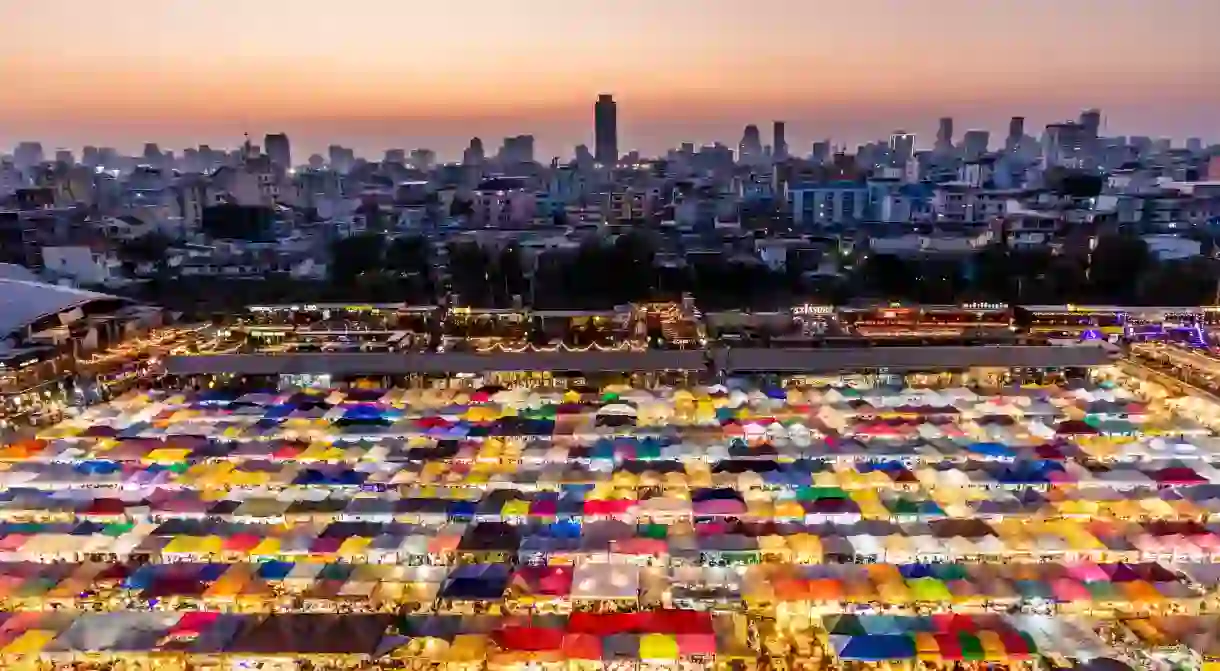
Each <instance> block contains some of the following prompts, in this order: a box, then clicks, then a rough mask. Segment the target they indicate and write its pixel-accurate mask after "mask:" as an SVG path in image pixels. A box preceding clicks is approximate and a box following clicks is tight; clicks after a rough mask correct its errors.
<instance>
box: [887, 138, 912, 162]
mask: <svg viewBox="0 0 1220 671" xmlns="http://www.w3.org/2000/svg"><path fill="white" fill-rule="evenodd" d="M914 154H915V136H914V135H912V134H910V133H908V132H906V131H904V130H896V131H894V132H893V133H890V164H891V165H898V166H902V165H906V164H907V161H908V160H910V158H911V156H913V155H914Z"/></svg>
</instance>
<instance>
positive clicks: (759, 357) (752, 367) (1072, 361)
mask: <svg viewBox="0 0 1220 671" xmlns="http://www.w3.org/2000/svg"><path fill="white" fill-rule="evenodd" d="M1112 360H1113V354H1112V353H1111V352H1108V351H1107V350H1106V349H1104V348H1103V347H1101V346H1095V345H1080V346H1065V347H1057V346H1050V345H975V346H957V345H934V346H928V347H858V348H842V349H838V348H833V349H795V348H771V349H764V348H760V347H756V348H736V347H735V348H732V349H730V350H728V352H727V355H726V356H725V361H724V362H723V363H721V366H722V367H723V368H725V369H727V370H729V371H738V372H750V371H756V372H806V371H810V372H811V371H826V372H829V371H851V370H860V369H877V368H886V369H889V370H891V371H894V372H901V371H909V370H962V369H965V368H976V367H978V368H986V367H996V368H1075V367H1089V366H1100V365H1104V364H1107V363H1111V362H1112ZM718 363H720V362H718Z"/></svg>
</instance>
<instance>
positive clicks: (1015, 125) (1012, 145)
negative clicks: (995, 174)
mask: <svg viewBox="0 0 1220 671" xmlns="http://www.w3.org/2000/svg"><path fill="white" fill-rule="evenodd" d="M1024 139H1025V117H1023V116H1015V117H1013V118H1011V119H1009V120H1008V138H1007V139H1005V140H1004V148H1005V149H1007V150H1008V151H1016V150H1017V149H1018V148H1019V147H1020V146H1021V141H1022V140H1024Z"/></svg>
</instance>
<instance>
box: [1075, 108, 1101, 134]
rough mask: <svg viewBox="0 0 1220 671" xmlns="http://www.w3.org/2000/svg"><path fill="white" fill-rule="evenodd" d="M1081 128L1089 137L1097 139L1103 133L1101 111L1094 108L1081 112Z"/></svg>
mask: <svg viewBox="0 0 1220 671" xmlns="http://www.w3.org/2000/svg"><path fill="white" fill-rule="evenodd" d="M1080 126H1081V127H1082V128H1083V129H1084V132H1085V135H1087V136H1088V137H1097V135H1098V133H1100V132H1101V110H1099V109H1096V108H1094V109H1087V110H1085V111H1083V112H1081V113H1080Z"/></svg>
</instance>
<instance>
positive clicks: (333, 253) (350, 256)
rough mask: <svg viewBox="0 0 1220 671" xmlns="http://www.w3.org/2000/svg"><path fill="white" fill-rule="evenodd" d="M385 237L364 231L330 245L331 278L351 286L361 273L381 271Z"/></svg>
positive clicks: (340, 283)
mask: <svg viewBox="0 0 1220 671" xmlns="http://www.w3.org/2000/svg"><path fill="white" fill-rule="evenodd" d="M384 248H385V237H384V236H382V235H379V234H377V233H363V234H361V235H352V236H349V237H346V238H341V239H339V240H336V241H335V242H334V243H332V244H331V247H330V257H331V258H330V278H331V281H333V282H334V283H335V284H338V285H341V286H351V285H352V284H354V283H355V281H356V279H357V278H358V277H360V276H361V275H364V274H366V273H370V272H376V271H380V270H381V268H382V262H383V251H384Z"/></svg>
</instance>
